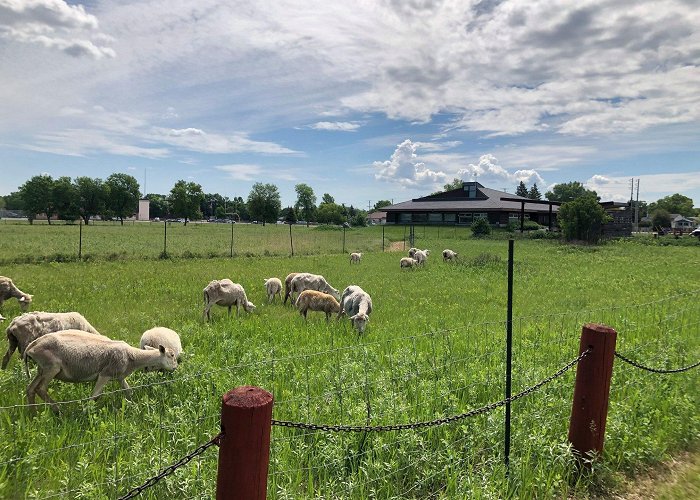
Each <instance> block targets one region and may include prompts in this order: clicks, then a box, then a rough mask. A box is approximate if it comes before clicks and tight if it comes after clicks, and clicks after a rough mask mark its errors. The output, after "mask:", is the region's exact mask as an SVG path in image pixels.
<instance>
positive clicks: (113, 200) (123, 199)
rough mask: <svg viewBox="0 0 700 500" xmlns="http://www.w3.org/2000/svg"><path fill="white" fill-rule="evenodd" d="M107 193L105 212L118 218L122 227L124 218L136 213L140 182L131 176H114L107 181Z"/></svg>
mask: <svg viewBox="0 0 700 500" xmlns="http://www.w3.org/2000/svg"><path fill="white" fill-rule="evenodd" d="M105 188H106V189H105V190H106V193H107V196H106V203H105V210H106V211H107V212H108V213H109V214H110V215H112V216H114V217H117V218H118V219H119V220H120V221H121V223H122V226H123V225H124V218H125V217H131V216H132V215H134V214H135V213H136V210H137V209H138V204H139V197H140V195H141V191H140V188H139V183H138V181H137V180H136V179H135V178H134V177H132V176H131V175H129V174H112V175H110V176H109V177H107V180H106V181H105Z"/></svg>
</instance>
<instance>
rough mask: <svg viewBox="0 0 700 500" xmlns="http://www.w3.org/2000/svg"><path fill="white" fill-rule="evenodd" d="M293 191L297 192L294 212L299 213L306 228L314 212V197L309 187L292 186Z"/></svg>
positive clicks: (304, 185)
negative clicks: (304, 221)
mask: <svg viewBox="0 0 700 500" xmlns="http://www.w3.org/2000/svg"><path fill="white" fill-rule="evenodd" d="M294 190H295V191H296V192H297V202H296V204H295V205H294V208H295V209H296V212H299V211H301V212H300V213H301V216H302V217H303V218H304V220H306V227H308V226H309V221H310V220H311V218H312V217H313V215H314V211H315V210H316V195H315V194H314V190H313V189H311V186H309V185H307V184H297V185H296V186H294Z"/></svg>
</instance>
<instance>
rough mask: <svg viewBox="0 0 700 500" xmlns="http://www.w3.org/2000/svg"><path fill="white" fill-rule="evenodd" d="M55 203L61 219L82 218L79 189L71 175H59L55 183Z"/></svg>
mask: <svg viewBox="0 0 700 500" xmlns="http://www.w3.org/2000/svg"><path fill="white" fill-rule="evenodd" d="M53 203H54V206H55V207H56V214H57V215H58V218H59V219H61V220H70V221H74V220H76V219H78V218H80V209H79V207H78V190H77V188H76V187H75V184H73V181H72V180H71V178H70V177H59V178H58V179H56V180H55V181H54V183H53Z"/></svg>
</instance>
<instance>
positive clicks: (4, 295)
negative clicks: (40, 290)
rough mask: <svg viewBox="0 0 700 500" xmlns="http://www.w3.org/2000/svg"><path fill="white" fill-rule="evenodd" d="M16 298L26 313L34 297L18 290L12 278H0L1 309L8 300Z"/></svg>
mask: <svg viewBox="0 0 700 500" xmlns="http://www.w3.org/2000/svg"><path fill="white" fill-rule="evenodd" d="M13 297H14V298H16V299H17V301H18V302H19V307H20V309H22V311H26V310H27V307H28V306H29V304H31V303H32V299H33V298H34V296H33V295H29V294H28V293H24V292H23V291H22V290H20V289H19V288H17V287H16V286H15V284H14V283H13V282H12V280H11V279H10V278H7V277H5V276H0V307H2V303H3V302H5V301H6V300H7V299H11V298H13Z"/></svg>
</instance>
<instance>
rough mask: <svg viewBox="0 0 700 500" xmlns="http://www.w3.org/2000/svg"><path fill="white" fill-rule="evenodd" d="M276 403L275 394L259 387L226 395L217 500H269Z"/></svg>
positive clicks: (239, 388) (217, 480)
mask: <svg viewBox="0 0 700 500" xmlns="http://www.w3.org/2000/svg"><path fill="white" fill-rule="evenodd" d="M272 401H273V398H272V394H270V393H269V392H267V391H265V390H264V389H261V388H259V387H252V386H243V387H236V388H235V389H233V390H231V391H229V392H227V393H226V394H224V396H223V401H222V404H221V428H222V431H223V433H224V437H223V439H222V440H221V444H220V446H219V468H218V472H217V477H216V498H217V500H228V499H236V500H264V499H265V498H266V496H267V469H268V465H269V463H270V430H271V428H272Z"/></svg>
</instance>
